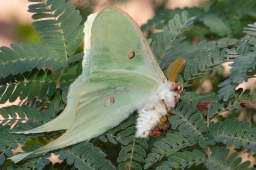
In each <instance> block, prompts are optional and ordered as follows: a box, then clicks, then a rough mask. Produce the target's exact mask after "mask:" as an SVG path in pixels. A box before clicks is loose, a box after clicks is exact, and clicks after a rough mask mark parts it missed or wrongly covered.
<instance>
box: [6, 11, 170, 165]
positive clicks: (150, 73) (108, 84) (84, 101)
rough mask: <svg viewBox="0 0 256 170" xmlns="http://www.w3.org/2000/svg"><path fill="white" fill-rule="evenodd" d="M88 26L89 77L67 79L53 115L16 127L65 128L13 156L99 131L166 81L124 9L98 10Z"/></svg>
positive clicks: (16, 158) (15, 158) (56, 146)
mask: <svg viewBox="0 0 256 170" xmlns="http://www.w3.org/2000/svg"><path fill="white" fill-rule="evenodd" d="M91 31H92V32H91V49H90V55H87V60H88V61H87V62H88V63H87V67H86V68H87V69H90V70H89V71H88V70H87V72H89V73H90V74H86V75H88V77H87V76H86V78H85V77H84V76H85V75H84V74H82V75H80V76H79V77H78V78H77V79H76V80H75V82H74V83H73V84H72V85H71V87H70V89H69V94H68V100H67V106H66V108H65V109H64V111H63V112H62V113H61V114H60V115H59V116H58V117H57V118H55V119H54V120H52V121H50V123H48V124H45V125H43V126H41V127H39V128H36V129H32V130H30V131H25V132H20V133H25V134H29V133H38V132H49V131H56V130H61V129H66V132H65V133H64V134H63V135H62V136H61V137H59V138H57V139H56V140H54V141H52V142H50V143H49V144H47V145H45V146H43V147H41V148H39V149H37V150H35V151H32V152H29V153H23V154H19V155H16V156H13V157H11V158H10V159H12V160H13V161H14V162H19V161H21V160H22V159H24V158H25V157H27V156H29V155H36V154H41V153H46V152H49V151H53V150H56V149H60V148H64V147H67V146H70V145H73V144H76V143H79V142H82V141H85V140H90V139H91V138H94V137H96V136H99V135H101V134H103V133H104V132H106V131H107V130H109V129H111V128H113V127H115V126H117V125H118V124H119V123H120V122H122V121H123V120H124V119H126V118H127V117H128V116H129V115H130V114H131V113H132V112H133V111H135V110H136V109H138V108H140V107H142V106H143V104H145V102H146V100H147V99H148V98H149V97H150V96H151V95H152V93H154V92H155V91H156V89H157V88H158V86H159V85H160V84H161V83H162V82H164V81H166V79H165V77H164V76H163V73H162V71H161V69H160V68H159V66H158V64H157V63H156V61H155V59H154V57H153V55H152V52H151V51H150V48H149V47H148V45H147V43H146V40H145V39H144V38H143V35H142V33H141V32H140V30H139V28H138V27H137V26H136V24H134V22H133V21H132V20H131V19H130V18H129V17H128V16H127V15H126V14H124V13H123V12H121V11H120V10H118V9H115V8H107V9H105V10H103V11H102V12H100V13H99V14H98V15H97V17H96V19H95V20H94V22H93V26H92V30H91Z"/></svg>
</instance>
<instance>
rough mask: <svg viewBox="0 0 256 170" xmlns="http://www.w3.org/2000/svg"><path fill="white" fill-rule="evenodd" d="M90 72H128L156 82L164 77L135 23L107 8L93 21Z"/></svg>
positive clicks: (118, 11)
mask: <svg viewBox="0 0 256 170" xmlns="http://www.w3.org/2000/svg"><path fill="white" fill-rule="evenodd" d="M91 45H92V49H91V54H92V55H91V57H92V58H91V60H90V65H91V71H92V72H94V71H104V72H127V71H132V72H136V73H138V74H142V75H143V76H148V77H151V78H152V79H155V80H156V81H160V82H164V81H166V78H165V76H164V74H163V72H162V70H161V69H160V67H159V65H158V63H157V62H156V60H155V58H154V56H153V54H152V51H151V49H150V48H149V45H148V43H147V40H146V39H145V38H144V36H143V34H142V32H141V30H140V29H139V27H138V26H137V25H136V23H135V22H134V21H133V20H132V19H131V18H130V17H129V16H128V15H127V14H125V13H124V12H121V11H120V10H119V9H115V8H107V9H105V10H104V11H103V12H101V13H99V14H98V16H97V18H96V20H95V21H94V23H93V29H92V38H91Z"/></svg>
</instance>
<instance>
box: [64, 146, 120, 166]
mask: <svg viewBox="0 0 256 170" xmlns="http://www.w3.org/2000/svg"><path fill="white" fill-rule="evenodd" d="M59 155H60V159H61V160H65V162H66V163H67V164H68V165H73V166H74V167H75V168H76V169H78V170H84V169H88V170H94V169H102V170H114V169H115V167H114V166H113V165H112V163H111V162H110V161H109V160H106V159H105V157H106V154H105V153H104V152H102V151H101V150H100V149H99V148H97V147H95V146H94V145H93V144H91V143H89V142H83V143H81V144H78V145H75V146H73V147H70V148H69V149H65V150H63V151H60V152H59Z"/></svg>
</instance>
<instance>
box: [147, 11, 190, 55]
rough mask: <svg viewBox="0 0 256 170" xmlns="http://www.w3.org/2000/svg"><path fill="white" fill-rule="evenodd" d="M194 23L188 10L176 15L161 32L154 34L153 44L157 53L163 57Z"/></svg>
mask: <svg viewBox="0 0 256 170" xmlns="http://www.w3.org/2000/svg"><path fill="white" fill-rule="evenodd" d="M192 23H193V18H190V17H189V16H188V14H187V13H186V12H182V13H180V14H177V15H175V16H174V17H173V18H172V19H171V20H169V21H168V23H167V24H166V25H165V26H164V27H163V28H162V30H161V31H160V32H157V33H154V34H153V35H152V41H151V46H152V49H153V50H154V52H155V54H156V55H157V56H158V57H159V58H160V59H161V58H162V56H163V55H164V53H165V52H166V50H168V49H169V48H170V47H172V43H170V42H174V40H176V39H177V38H178V37H180V36H181V35H182V34H183V33H184V31H185V30H186V29H188V27H189V26H190V25H191V24H192Z"/></svg>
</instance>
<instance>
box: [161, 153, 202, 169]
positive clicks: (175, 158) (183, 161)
mask: <svg viewBox="0 0 256 170" xmlns="http://www.w3.org/2000/svg"><path fill="white" fill-rule="evenodd" d="M204 161H205V155H204V153H203V152H201V151H199V150H192V151H184V152H176V153H174V154H172V155H170V156H169V157H168V159H167V161H164V162H163V163H162V164H161V165H160V166H159V167H157V170H165V169H172V168H174V169H186V168H190V167H191V166H196V165H199V164H201V163H203V162H204Z"/></svg>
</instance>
